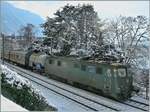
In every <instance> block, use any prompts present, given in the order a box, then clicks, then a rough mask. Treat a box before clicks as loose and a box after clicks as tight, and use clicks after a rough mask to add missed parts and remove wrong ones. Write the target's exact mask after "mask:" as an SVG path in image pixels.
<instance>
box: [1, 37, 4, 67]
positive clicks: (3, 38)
mask: <svg viewBox="0 0 150 112" xmlns="http://www.w3.org/2000/svg"><path fill="white" fill-rule="evenodd" d="M1 36H2V42H3V43H2V49H3V50H2V59H3V61H2V64H4V34H1Z"/></svg>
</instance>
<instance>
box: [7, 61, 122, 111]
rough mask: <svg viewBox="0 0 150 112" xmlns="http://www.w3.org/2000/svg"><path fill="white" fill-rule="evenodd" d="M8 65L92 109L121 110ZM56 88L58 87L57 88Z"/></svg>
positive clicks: (32, 79) (57, 92)
mask: <svg viewBox="0 0 150 112" xmlns="http://www.w3.org/2000/svg"><path fill="white" fill-rule="evenodd" d="M7 65H8V64H7ZM8 66H9V67H11V68H13V69H16V70H17V71H20V72H21V73H20V72H19V73H18V74H19V75H21V76H23V77H25V78H27V79H29V80H31V81H33V82H35V83H37V84H39V85H41V86H43V87H45V88H47V89H49V90H51V91H53V92H55V93H56V94H59V95H61V96H63V97H65V98H68V99H69V100H72V101H74V102H76V103H78V104H80V105H82V106H84V107H86V108H88V109H90V110H92V111H99V109H101V108H102V107H105V108H107V109H109V110H111V111H120V110H119V109H117V108H114V107H111V106H108V105H105V104H102V103H100V102H97V101H95V100H92V99H89V98H86V97H85V96H81V95H79V94H76V93H74V92H71V91H69V90H67V89H64V88H62V87H59V86H57V85H55V84H52V83H49V82H47V81H45V80H42V79H40V78H38V77H35V76H32V75H30V74H28V73H27V72H24V71H22V70H20V69H17V68H16V67H13V66H12V65H8ZM23 74H26V75H28V76H30V78H29V77H28V76H25V75H23ZM34 79H36V80H39V81H35V80H34ZM40 81H42V82H44V83H47V84H48V85H52V86H55V89H52V88H50V87H48V86H45V85H44V84H41V83H40ZM56 88H57V89H56ZM66 92H68V93H69V94H68V93H66ZM70 96H71V97H70Z"/></svg>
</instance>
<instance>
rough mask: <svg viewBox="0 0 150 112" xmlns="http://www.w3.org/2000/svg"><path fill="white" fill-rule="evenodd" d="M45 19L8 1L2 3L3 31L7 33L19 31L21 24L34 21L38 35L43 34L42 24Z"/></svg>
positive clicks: (0, 22) (1, 22)
mask: <svg viewBox="0 0 150 112" xmlns="http://www.w3.org/2000/svg"><path fill="white" fill-rule="evenodd" d="M43 22H44V20H43V19H42V18H41V17H40V16H39V15H37V14H34V13H32V12H29V11H26V10H23V9H19V8H16V7H14V6H13V5H11V4H10V3H7V2H2V3H1V21H0V24H1V32H3V33H6V34H12V33H17V31H18V30H19V28H20V27H21V26H24V25H26V24H27V23H32V24H33V25H35V26H36V31H37V32H38V34H37V35H41V28H40V24H41V23H43Z"/></svg>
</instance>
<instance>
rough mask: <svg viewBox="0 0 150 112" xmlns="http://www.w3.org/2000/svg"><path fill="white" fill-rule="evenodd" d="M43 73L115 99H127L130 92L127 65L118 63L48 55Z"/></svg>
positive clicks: (130, 85) (130, 77)
mask: <svg viewBox="0 0 150 112" xmlns="http://www.w3.org/2000/svg"><path fill="white" fill-rule="evenodd" d="M45 73H46V74H49V75H51V76H53V77H54V78H58V79H61V80H63V81H65V82H68V83H70V84H73V85H78V86H79V87H83V88H85V89H88V90H91V91H94V92H97V93H100V94H102V95H104V96H107V97H111V98H114V99H116V100H124V99H127V98H129V97H130V96H131V92H132V76H131V75H129V74H128V71H127V67H126V66H125V65H122V64H119V63H113V64H108V63H105V62H100V61H94V60H82V59H77V58H73V57H49V58H47V61H46V63H45Z"/></svg>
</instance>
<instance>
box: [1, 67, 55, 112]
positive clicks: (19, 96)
mask: <svg viewBox="0 0 150 112" xmlns="http://www.w3.org/2000/svg"><path fill="white" fill-rule="evenodd" d="M1 68H2V73H1V77H2V79H1V82H2V83H1V89H2V94H3V96H5V97H7V98H9V99H10V100H12V101H13V102H15V103H17V104H19V105H21V106H22V107H24V108H26V109H28V110H31V111H46V110H50V111H55V110H56V109H55V108H54V107H52V106H50V105H49V104H48V103H47V101H46V99H45V98H44V97H43V96H42V95H41V94H40V92H39V91H38V90H36V89H35V88H34V87H33V86H32V85H31V84H30V82H29V81H28V80H27V79H24V78H23V77H21V76H19V75H18V74H17V73H16V72H14V71H12V70H10V69H8V68H7V67H6V66H4V65H1Z"/></svg>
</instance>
